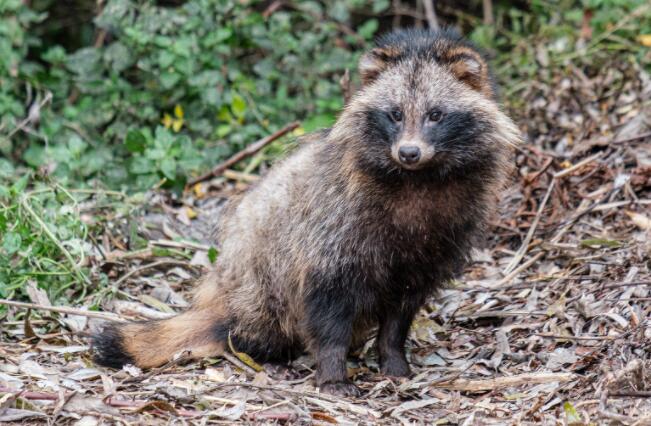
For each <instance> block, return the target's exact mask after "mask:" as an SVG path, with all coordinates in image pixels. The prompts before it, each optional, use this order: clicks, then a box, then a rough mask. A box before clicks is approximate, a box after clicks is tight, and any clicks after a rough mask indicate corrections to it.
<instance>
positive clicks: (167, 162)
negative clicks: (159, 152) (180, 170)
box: [160, 157, 176, 180]
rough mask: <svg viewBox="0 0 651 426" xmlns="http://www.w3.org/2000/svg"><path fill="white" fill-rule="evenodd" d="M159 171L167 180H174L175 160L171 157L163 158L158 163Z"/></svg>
mask: <svg viewBox="0 0 651 426" xmlns="http://www.w3.org/2000/svg"><path fill="white" fill-rule="evenodd" d="M160 170H161V172H163V175H165V177H166V178H168V179H169V180H174V179H176V160H175V159H174V158H171V157H166V158H163V161H161V163H160Z"/></svg>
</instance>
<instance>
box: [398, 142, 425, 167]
mask: <svg viewBox="0 0 651 426" xmlns="http://www.w3.org/2000/svg"><path fill="white" fill-rule="evenodd" d="M398 158H400V161H401V162H402V163H405V164H415V163H417V162H418V160H420V148H418V147H417V146H414V145H407V146H403V147H400V149H399V150H398Z"/></svg>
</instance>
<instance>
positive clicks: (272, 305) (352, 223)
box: [94, 30, 520, 394]
mask: <svg viewBox="0 0 651 426" xmlns="http://www.w3.org/2000/svg"><path fill="white" fill-rule="evenodd" d="M359 72H360V75H361V79H362V82H363V85H362V87H361V88H360V89H359V91H358V92H357V93H356V94H355V96H353V98H352V99H351V101H350V102H349V104H348V105H347V106H346V108H345V110H344V111H343V112H342V113H341V115H340V117H339V119H338V120H337V122H336V124H335V125H334V126H333V127H332V128H331V129H329V130H326V131H323V132H320V133H315V134H312V135H309V136H307V137H306V138H304V140H303V141H302V142H301V144H300V148H299V149H298V150H297V151H296V152H294V153H293V154H292V155H291V156H290V157H289V158H287V159H286V160H284V161H282V162H280V163H279V164H277V165H275V166H274V168H273V169H272V171H271V172H270V173H269V174H268V175H267V176H265V177H264V179H262V181H261V182H260V183H259V184H258V185H257V186H255V187H253V188H251V189H250V190H249V191H248V192H247V193H246V194H245V195H244V196H242V197H241V198H240V199H237V200H232V201H231V204H230V206H229V207H228V208H227V211H226V213H225V214H224V217H223V219H222V221H221V225H220V226H219V232H218V236H217V238H218V241H219V242H220V243H221V250H220V254H219V257H218V260H217V262H216V266H215V267H214V270H213V271H212V272H210V273H209V274H208V275H207V276H206V277H205V278H204V279H203V280H202V281H203V282H202V283H201V285H200V287H199V289H198V291H197V293H196V296H195V300H194V303H193V306H192V308H191V309H190V310H189V311H187V312H185V313H182V314H180V315H178V316H176V317H174V318H171V319H168V320H162V321H150V322H145V323H132V324H127V325H113V324H111V325H109V326H107V327H106V328H105V329H104V330H103V331H102V332H100V333H98V334H97V335H96V336H95V338H94V347H95V350H96V353H97V356H96V360H97V361H98V362H99V363H100V364H104V365H108V366H113V367H118V366H121V365H123V364H125V363H133V364H136V365H138V366H141V367H154V366H158V365H161V364H163V363H165V362H167V361H169V360H170V359H172V357H173V356H174V355H175V354H176V353H178V352H180V351H184V350H189V351H191V353H192V355H193V356H195V357H203V356H209V355H218V354H219V353H221V352H223V351H224V350H225V348H226V347H227V345H228V344H227V342H228V339H229V336H230V339H231V342H232V343H233V345H234V346H235V348H237V350H238V351H242V352H246V353H248V354H249V355H251V356H252V357H254V358H255V359H257V360H259V361H283V360H288V359H291V358H293V357H295V356H297V355H299V354H301V353H302V352H303V351H305V350H307V351H309V352H311V353H312V354H313V355H314V357H315V359H316V362H317V370H316V383H317V385H318V386H320V387H322V388H323V389H324V390H326V391H330V392H336V393H343V394H350V393H355V391H356V390H355V388H354V386H353V385H352V384H350V383H349V381H348V379H347V377H346V365H345V362H346V356H347V354H348V352H349V350H350V348H351V347H353V346H355V345H357V344H359V343H361V342H363V341H364V340H365V339H367V338H368V337H369V332H370V331H372V330H374V329H376V327H377V330H378V337H377V345H378V353H379V355H380V365H381V372H382V373H384V374H387V375H394V376H404V375H407V374H409V366H408V364H407V361H406V358H405V354H404V343H405V340H406V337H407V334H408V330H409V327H410V324H411V322H412V320H413V318H414V316H415V314H416V313H417V311H418V310H419V308H420V307H421V306H422V305H423V303H424V302H425V300H426V298H427V297H428V296H429V295H431V294H433V292H434V291H435V290H436V289H437V288H440V287H441V286H443V285H444V284H445V283H446V281H448V280H450V279H451V278H452V277H453V276H454V275H455V274H457V273H459V272H460V271H461V269H462V267H463V265H464V264H465V262H466V261H467V260H468V257H469V254H470V251H471V248H472V247H473V245H474V244H476V243H477V241H478V238H479V237H481V236H482V235H483V234H484V233H485V232H486V224H487V220H488V218H489V216H490V214H491V212H492V210H493V206H494V205H495V199H496V192H497V190H498V189H499V188H500V187H501V185H502V183H503V180H504V177H505V176H506V175H507V173H508V170H509V164H510V155H511V147H512V146H513V145H515V144H517V143H518V142H519V138H520V136H519V132H518V130H517V128H516V126H515V125H514V123H513V122H512V121H511V120H510V119H509V118H508V117H507V116H506V115H505V114H504V113H503V112H502V111H501V110H500V108H499V106H498V103H497V102H496V101H495V98H494V93H493V92H494V91H493V86H492V83H491V80H490V76H489V73H488V67H487V64H486V62H485V61H484V60H483V58H482V57H481V56H480V54H479V53H477V51H476V50H475V49H474V48H472V46H470V45H469V44H468V43H466V42H465V41H463V40H462V39H461V38H460V37H459V36H457V35H456V34H454V33H451V32H447V31H442V32H432V31H422V30H407V31H399V32H394V33H391V34H389V35H387V36H385V37H383V38H382V39H380V40H379V42H378V44H377V47H376V48H374V49H372V50H371V51H370V52H368V53H366V54H365V55H364V56H363V57H362V59H361V60H360V66H359Z"/></svg>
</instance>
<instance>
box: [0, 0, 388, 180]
mask: <svg viewBox="0 0 651 426" xmlns="http://www.w3.org/2000/svg"><path fill="white" fill-rule="evenodd" d="M77 1H79V0H77ZM88 1H90V0H88ZM258 3H260V2H252V1H235V0H190V1H187V2H183V3H182V4H181V5H180V6H178V7H160V6H157V5H156V3H155V2H153V1H146V0H108V1H107V2H106V3H105V5H104V8H103V10H102V12H101V13H100V14H99V15H98V16H97V17H96V19H95V20H94V26H95V31H96V33H97V38H96V40H95V41H94V42H92V43H89V44H88V45H85V46H83V47H81V48H79V49H76V50H68V49H69V47H68V46H65V45H57V44H52V41H51V39H50V38H49V37H47V32H46V34H44V35H43V37H42V38H41V39H34V38H33V37H32V38H30V36H29V34H31V33H33V29H34V27H35V26H37V29H40V31H37V33H43V28H45V29H47V28H48V27H47V26H46V27H43V26H41V27H38V24H39V22H41V21H42V20H43V19H44V18H45V17H46V15H47V13H48V12H53V10H54V8H55V7H57V5H56V2H54V3H45V10H44V13H40V14H39V13H36V12H34V11H32V10H30V9H29V8H28V7H27V6H25V5H24V2H21V1H19V0H15V1H14V0H12V1H5V2H4V3H3V6H2V8H1V9H0V32H4V33H6V35H7V36H8V37H2V38H0V40H1V41H0V81H1V82H2V84H1V85H0V87H1V91H0V116H1V117H2V118H1V120H2V121H1V122H0V123H1V124H0V138H1V141H0V149H1V151H0V152H2V154H3V155H5V156H6V157H7V158H11V159H12V160H13V161H14V162H16V163H17V164H22V165H26V166H29V167H33V168H39V167H44V168H45V169H47V170H48V171H49V173H50V174H51V176H53V177H55V178H56V179H57V180H58V181H59V182H63V183H66V184H76V185H77V184H81V183H82V182H88V181H89V180H99V181H101V182H103V183H104V184H107V185H109V186H112V187H123V188H126V189H129V190H134V189H135V190H142V189H148V188H151V187H152V186H153V185H156V184H158V183H161V181H162V180H164V182H163V183H164V184H165V185H167V186H170V187H172V186H176V187H179V186H182V185H183V184H184V183H185V180H186V178H187V177H188V176H189V175H191V174H193V173H197V172H198V171H199V170H200V169H206V168H208V167H209V166H211V165H213V164H215V163H216V162H218V161H219V160H220V159H222V158H223V157H225V156H227V155H228V154H230V153H231V152H233V151H235V150H239V149H241V148H242V147H243V146H244V145H246V144H247V143H250V142H252V141H254V140H256V139H258V138H260V137H262V136H265V135H267V134H269V133H270V132H272V131H274V130H276V129H278V128H280V127H281V126H282V125H284V124H286V123H287V122H289V121H292V120H294V119H305V118H308V117H314V118H313V119H312V120H311V121H308V122H307V129H305V130H307V131H309V130H313V128H315V127H321V126H327V125H329V124H331V123H332V122H333V120H334V117H335V114H336V113H337V111H338V110H339V109H340V108H341V107H342V97H341V90H340V87H339V83H338V81H339V78H340V76H341V75H342V74H343V72H344V71H345V69H347V68H351V67H354V66H355V63H356V59H357V56H358V54H359V53H358V51H359V49H358V48H359V47H361V46H363V45H364V44H365V42H366V41H367V40H369V39H371V38H372V37H373V35H374V33H375V31H376V30H377V28H378V21H377V20H376V19H369V20H367V21H365V22H364V23H362V25H360V27H359V31H358V32H357V34H356V35H347V34H345V33H343V32H342V31H341V29H340V26H341V25H347V24H348V21H349V20H350V19H351V18H350V16H351V13H352V11H353V10H354V9H359V8H364V7H369V5H370V4H371V3H373V2H371V1H359V0H358V1H354V2H343V1H338V2H334V3H333V4H334V7H330V8H326V7H324V6H323V5H322V4H320V3H318V2H309V1H305V2H297V4H296V5H295V6H293V7H291V8H289V9H287V10H285V9H282V10H278V11H275V12H274V13H272V14H270V15H269V16H266V15H264V14H263V11H262V7H261V6H262V4H258ZM383 7H387V6H386V5H385V6H383ZM70 44H74V43H70ZM3 53H5V54H3ZM50 94H51V96H52V100H51V102H50V101H46V102H42V101H43V100H44V99H46V98H47V97H48V96H49V95H50ZM32 102H35V105H36V106H38V105H41V102H42V106H41V107H40V108H37V107H33V110H32V113H33V114H35V113H36V114H38V116H39V119H40V127H39V128H35V127H34V126H31V123H24V124H27V126H25V127H27V131H25V130H26V129H25V127H21V126H20V125H21V122H22V120H23V119H24V118H25V116H26V115H27V111H26V108H25V105H26V104H28V103H32ZM160 126H164V127H165V128H166V129H161V128H160ZM19 127H20V130H16V129H17V128H19Z"/></svg>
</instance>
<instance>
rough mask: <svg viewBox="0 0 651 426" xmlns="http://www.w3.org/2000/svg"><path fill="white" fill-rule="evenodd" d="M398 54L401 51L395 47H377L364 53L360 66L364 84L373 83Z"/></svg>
mask: <svg viewBox="0 0 651 426" xmlns="http://www.w3.org/2000/svg"><path fill="white" fill-rule="evenodd" d="M398 56H400V51H399V50H398V49H396V48H394V47H376V48H375V49H372V50H371V51H369V52H366V53H365V54H364V55H362V57H361V58H360V60H359V66H358V68H359V75H360V77H361V78H362V84H364V85H367V84H369V83H372V82H373V81H374V80H375V79H376V78H377V77H378V75H380V73H381V72H382V71H384V70H385V69H387V67H388V66H389V65H390V64H391V63H392V62H394V61H396V59H398Z"/></svg>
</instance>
